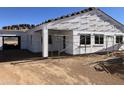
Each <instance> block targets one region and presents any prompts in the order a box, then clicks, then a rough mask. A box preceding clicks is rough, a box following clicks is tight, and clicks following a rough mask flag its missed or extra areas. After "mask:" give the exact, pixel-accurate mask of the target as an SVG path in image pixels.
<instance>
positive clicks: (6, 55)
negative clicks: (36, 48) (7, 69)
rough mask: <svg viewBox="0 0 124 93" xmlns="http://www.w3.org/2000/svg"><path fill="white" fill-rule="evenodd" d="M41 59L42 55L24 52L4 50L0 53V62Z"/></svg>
mask: <svg viewBox="0 0 124 93" xmlns="http://www.w3.org/2000/svg"><path fill="white" fill-rule="evenodd" d="M36 58H37V59H38V58H39V59H42V53H32V52H29V51H26V50H16V49H15V50H5V51H1V52H0V62H11V61H20V60H29V59H36Z"/></svg>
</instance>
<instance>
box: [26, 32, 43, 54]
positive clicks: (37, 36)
mask: <svg viewBox="0 0 124 93" xmlns="http://www.w3.org/2000/svg"><path fill="white" fill-rule="evenodd" d="M41 32H42V31H39V32H35V33H29V34H28V35H27V46H28V47H27V49H28V50H29V51H31V52H34V53H38V52H42V44H41V43H42V34H41Z"/></svg>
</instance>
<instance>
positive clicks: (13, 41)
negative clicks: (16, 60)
mask: <svg viewBox="0 0 124 93" xmlns="http://www.w3.org/2000/svg"><path fill="white" fill-rule="evenodd" d="M3 49H4V50H5V49H6V50H7V49H20V36H4V37H3Z"/></svg>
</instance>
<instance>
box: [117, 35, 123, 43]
mask: <svg viewBox="0 0 124 93" xmlns="http://www.w3.org/2000/svg"><path fill="white" fill-rule="evenodd" d="M122 42H123V36H121V35H119V36H116V43H122Z"/></svg>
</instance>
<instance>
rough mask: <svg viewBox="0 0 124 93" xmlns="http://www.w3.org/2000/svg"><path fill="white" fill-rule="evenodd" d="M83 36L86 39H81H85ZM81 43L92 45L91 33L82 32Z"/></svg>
mask: <svg viewBox="0 0 124 93" xmlns="http://www.w3.org/2000/svg"><path fill="white" fill-rule="evenodd" d="M82 36H83V38H84V41H81V40H83V39H82ZM88 36H89V37H88ZM87 39H89V41H88V40H87ZM82 42H83V43H82ZM80 45H91V34H80Z"/></svg>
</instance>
